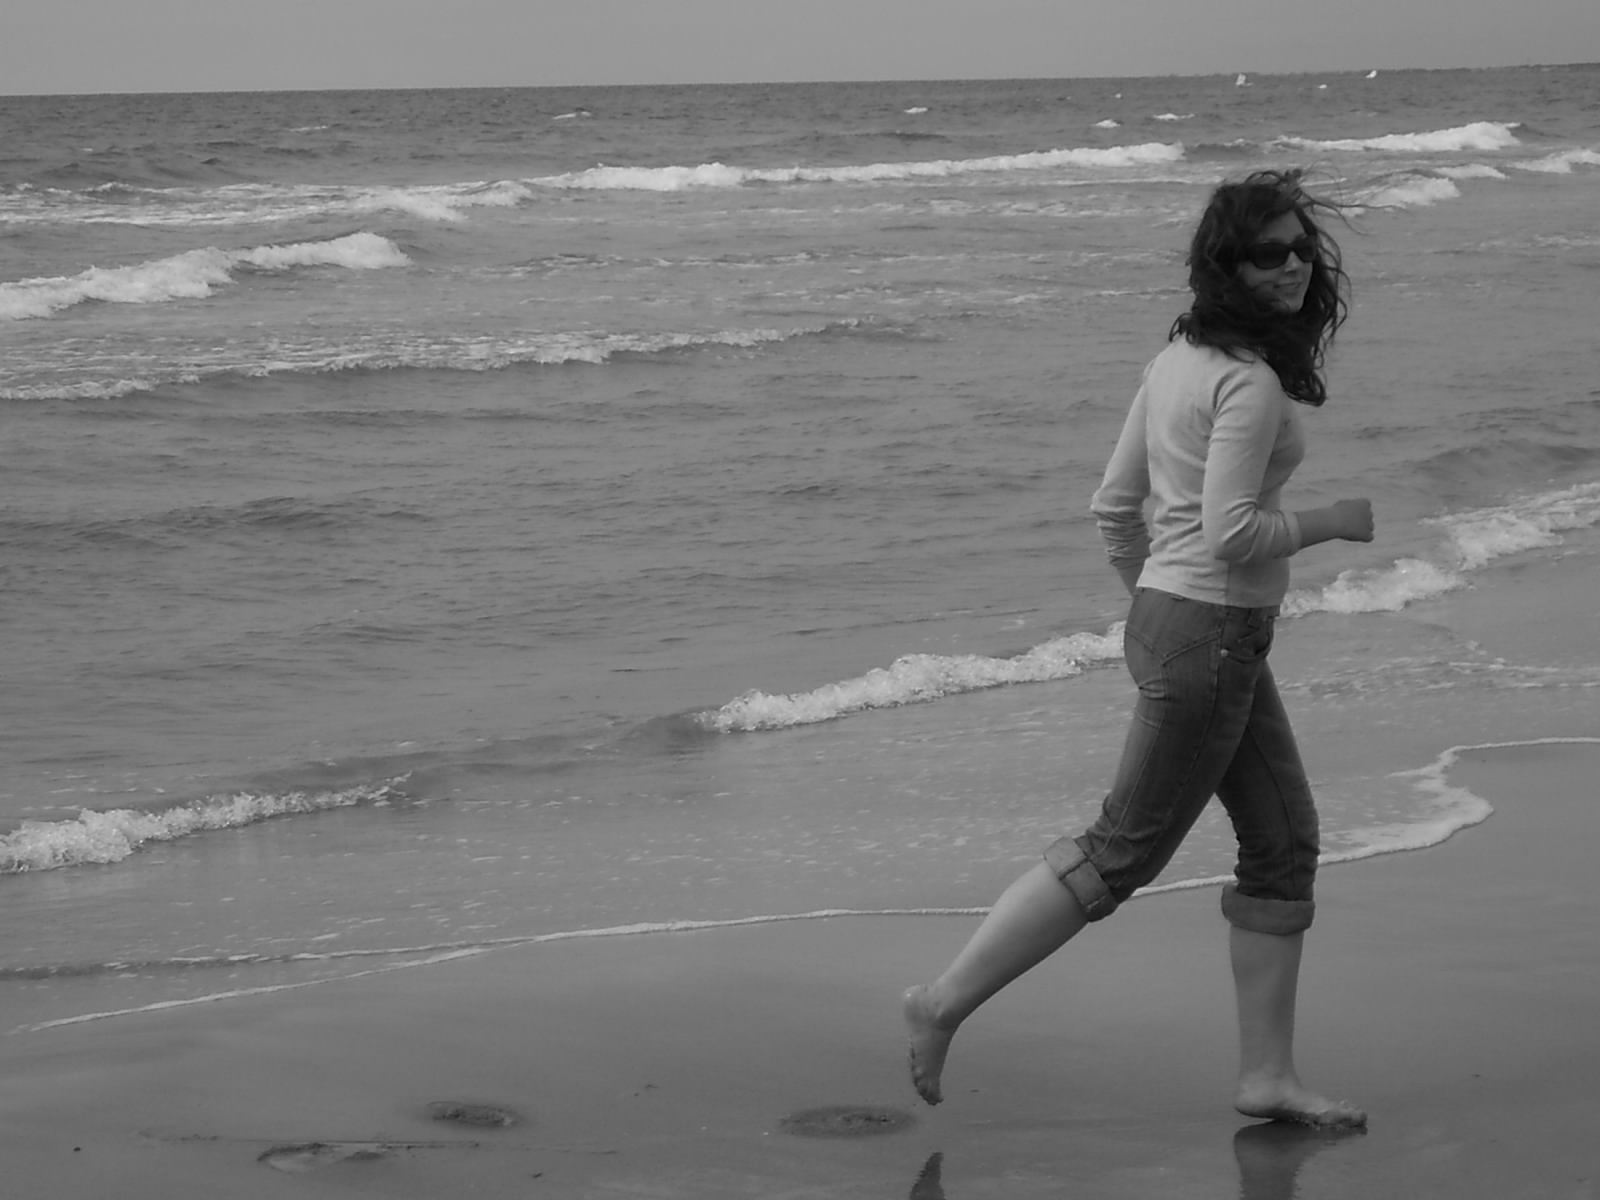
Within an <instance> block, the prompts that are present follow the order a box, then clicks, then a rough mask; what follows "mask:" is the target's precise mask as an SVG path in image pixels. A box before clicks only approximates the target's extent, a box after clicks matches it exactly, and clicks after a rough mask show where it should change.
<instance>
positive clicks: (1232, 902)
mask: <svg viewBox="0 0 1600 1200" xmlns="http://www.w3.org/2000/svg"><path fill="white" fill-rule="evenodd" d="M1316 912H1317V904H1316V901H1314V900H1268V899H1266V898H1264V897H1261V896H1246V895H1245V894H1244V893H1243V892H1241V891H1240V890H1239V887H1238V885H1237V884H1233V883H1230V884H1227V885H1226V886H1225V887H1224V888H1223V889H1222V915H1223V916H1224V917H1226V918H1227V919H1228V923H1229V924H1231V925H1233V926H1235V927H1237V928H1239V929H1246V930H1249V931H1250V932H1251V933H1275V934H1278V935H1280V936H1285V937H1286V936H1288V935H1289V934H1293V933H1301V932H1303V931H1305V930H1307V929H1310V928H1311V921H1312V918H1313V917H1315V916H1316Z"/></svg>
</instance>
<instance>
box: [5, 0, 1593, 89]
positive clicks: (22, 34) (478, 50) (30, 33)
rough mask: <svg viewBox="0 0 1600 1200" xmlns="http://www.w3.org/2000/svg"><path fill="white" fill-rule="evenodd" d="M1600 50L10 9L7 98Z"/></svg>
mask: <svg viewBox="0 0 1600 1200" xmlns="http://www.w3.org/2000/svg"><path fill="white" fill-rule="evenodd" d="M1597 60H1600V0H1320V2H1319V0H1093V2H1086V0H0V93H12V94H18V93H36V92H137V91H205V90H212V89H237V90H258V89H280V88H364V87H452V86H460V87H474V86H539V85H554V84H591V83H593V84H600V83H708V82H746V81H777V80H843V79H950V78H1004V77H1017V76H1048V77H1071V76H1083V75H1165V74H1205V73H1212V72H1230V71H1246V72H1256V73H1270V72H1278V71H1320V70H1359V69H1366V68H1372V67H1378V68H1395V67H1478V66H1513V65H1520V64H1525V63H1571V62H1594V61H1597Z"/></svg>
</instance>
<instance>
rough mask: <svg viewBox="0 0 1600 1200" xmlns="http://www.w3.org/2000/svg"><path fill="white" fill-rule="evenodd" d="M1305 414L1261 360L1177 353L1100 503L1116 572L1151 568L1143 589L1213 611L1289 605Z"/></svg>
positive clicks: (1153, 380)
mask: <svg viewBox="0 0 1600 1200" xmlns="http://www.w3.org/2000/svg"><path fill="white" fill-rule="evenodd" d="M1299 407H1300V406H1299V405H1298V404H1296V403H1295V402H1294V401H1293V400H1291V399H1290V398H1289V397H1288V396H1287V395H1285V394H1284V390H1283V387H1282V386H1281V385H1280V384H1279V383H1278V377H1277V375H1275V374H1274V373H1273V371H1272V368H1271V367H1269V366H1267V364H1266V363H1265V362H1262V361H1261V360H1260V359H1257V358H1255V357H1253V356H1252V357H1249V358H1247V359H1245V360H1243V361H1241V360H1239V359H1234V358H1229V357H1228V356H1227V355H1226V354H1224V353H1223V352H1222V351H1221V350H1217V349H1214V348H1212V347H1209V346H1192V345H1190V344H1189V343H1188V342H1187V341H1185V340H1184V339H1183V338H1182V337H1179V338H1178V339H1177V340H1175V341H1173V342H1170V343H1169V344H1168V345H1167V347H1166V349H1164V350H1163V351H1162V352H1161V353H1160V354H1158V355H1156V357H1155V358H1154V359H1152V360H1151V362H1150V364H1149V366H1147V367H1146V368H1145V371H1144V381H1143V383H1142V384H1141V385H1140V388H1139V391H1138V394H1137V395H1135V396H1134V398H1133V404H1132V406H1131V407H1130V409H1129V410H1128V418H1127V420H1126V422H1124V424H1123V427H1122V436H1121V437H1120V438H1119V439H1118V440H1117V447H1116V449H1115V450H1114V451H1113V452H1112V455H1111V460H1110V462H1109V463H1108V464H1107V465H1106V473H1105V478H1104V480H1103V481H1102V482H1101V484H1100V488H1099V490H1098V491H1096V492H1095V494H1094V499H1093V500H1092V501H1091V502H1090V506H1089V507H1090V509H1091V511H1092V512H1093V513H1094V515H1095V518H1096V520H1098V521H1099V524H1100V535H1101V537H1102V538H1103V539H1104V541H1105V544H1106V552H1107V554H1108V556H1109V557H1110V559H1111V562H1112V565H1113V566H1115V567H1117V568H1119V569H1121V568H1125V567H1134V566H1138V565H1139V564H1140V563H1142V564H1143V567H1142V569H1141V570H1140V573H1139V586H1141V587H1148V588H1159V589H1160V590H1162V591H1165V592H1171V593H1173V594H1174V595H1178V596H1187V597H1188V598H1189V599H1191V600H1201V601H1205V602H1206V603H1208V604H1227V605H1237V606H1240V607H1245V608H1258V607H1266V606H1270V605H1275V604H1278V603H1280V602H1281V601H1282V600H1283V596H1284V593H1285V592H1286V591H1288V588H1289V556H1290V555H1291V554H1293V553H1294V552H1295V551H1297V550H1298V549H1300V539H1301V535H1300V522H1299V521H1298V520H1297V519H1296V518H1295V516H1294V514H1293V513H1286V512H1283V511H1282V510H1281V509H1280V507H1279V493H1280V491H1281V490H1282V488H1283V484H1284V482H1285V481H1286V480H1287V479H1288V478H1289V476H1290V474H1292V473H1293V471H1294V469H1295V468H1296V467H1297V466H1299V465H1300V460H1301V459H1302V458H1304V457H1305V434H1304V431H1303V430H1302V428H1301V424H1300V414H1299V411H1298V410H1299ZM1146 501H1149V518H1148V522H1147V520H1146V516H1145V507H1146Z"/></svg>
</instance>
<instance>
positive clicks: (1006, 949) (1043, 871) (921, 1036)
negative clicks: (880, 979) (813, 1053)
mask: <svg viewBox="0 0 1600 1200" xmlns="http://www.w3.org/2000/svg"><path fill="white" fill-rule="evenodd" d="M1088 923H1089V917H1088V914H1087V913H1086V912H1085V911H1084V908H1083V905H1082V904H1080V903H1078V898H1077V896H1075V895H1073V893H1072V892H1071V891H1070V890H1068V889H1067V888H1066V887H1065V886H1064V885H1063V884H1062V882H1061V880H1059V879H1057V878H1056V874H1055V872H1054V871H1053V870H1051V868H1050V866H1049V865H1048V864H1046V863H1043V862H1041V863H1039V864H1038V865H1037V866H1035V867H1034V868H1033V869H1032V870H1030V871H1029V872H1028V873H1027V874H1025V875H1023V876H1022V877H1021V878H1020V879H1018V880H1017V881H1016V882H1015V883H1013V884H1012V885H1011V886H1010V887H1008V888H1007V889H1006V890H1005V891H1004V892H1003V893H1002V894H1001V896H1000V899H999V900H997V901H995V905H994V907H993V908H991V909H990V910H989V913H988V915H987V916H986V917H984V919H983V923H982V924H981V925H979V926H978V929H977V932H975V933H974V934H973V935H972V938H971V940H970V941H968V942H967V944H966V945H965V946H964V947H962V949H961V952H960V953H959V954H957V955H956V958H955V961H954V962H952V963H951V964H950V966H949V967H948V968H947V969H946V970H945V972H944V974H943V975H941V976H939V978H938V979H936V980H934V981H933V982H932V983H930V984H919V985H918V986H916V987H914V988H912V989H911V990H910V991H908V992H907V993H906V997H905V1016H906V1029H907V1031H908V1032H909V1034H910V1037H911V1082H912V1084H913V1086H915V1087H916V1089H917V1094H918V1095H919V1096H921V1097H922V1098H923V1099H924V1100H926V1101H927V1102H928V1103H929V1104H937V1103H939V1101H940V1100H942V1099H943V1098H944V1097H943V1096H942V1094H941V1093H940V1090H939V1077H940V1075H941V1074H942V1073H943V1071H944V1059H945V1055H946V1053H948V1052H949V1049H950V1039H951V1038H952V1037H954V1036H955V1032H956V1028H957V1027H958V1026H959V1025H960V1024H961V1022H962V1021H964V1020H966V1019H967V1018H968V1017H969V1016H971V1015H972V1013H973V1011H974V1010H975V1009H977V1007H978V1006H979V1005H980V1004H982V1003H983V1002H984V1001H985V1000H987V999H988V998H989V997H990V996H993V995H994V994H995V993H996V992H998V991H999V990H1000V989H1001V988H1003V987H1005V986H1006V984H1008V983H1010V982H1011V981H1012V980H1013V979H1016V978H1017V977H1018V976H1019V975H1021V974H1023V973H1024V972H1025V971H1028V970H1029V969H1030V968H1032V967H1035V966H1037V965H1038V964H1039V963H1041V962H1043V961H1044V960H1045V959H1046V958H1048V957H1049V956H1050V955H1052V954H1054V953H1055V952H1056V951H1057V950H1059V949H1060V948H1061V947H1062V946H1064V945H1066V944H1067V942H1068V941H1070V940H1071V939H1072V937H1073V936H1074V935H1075V934H1077V932H1078V931H1079V930H1081V929H1082V928H1083V927H1084V926H1085V925H1087V924H1088Z"/></svg>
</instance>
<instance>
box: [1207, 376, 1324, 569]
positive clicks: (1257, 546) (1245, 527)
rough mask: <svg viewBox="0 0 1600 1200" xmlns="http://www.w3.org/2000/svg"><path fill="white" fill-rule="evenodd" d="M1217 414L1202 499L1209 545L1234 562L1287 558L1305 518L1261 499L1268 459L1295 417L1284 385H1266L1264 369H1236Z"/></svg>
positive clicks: (1218, 398) (1222, 389)
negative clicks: (1266, 504) (1289, 409)
mask: <svg viewBox="0 0 1600 1200" xmlns="http://www.w3.org/2000/svg"><path fill="white" fill-rule="evenodd" d="M1214 414H1215V415H1214V417H1213V420H1212V425H1211V437H1210V439H1209V440H1208V442H1207V445H1206V465H1205V484H1204V487H1203V489H1202V493H1201V503H1200V523H1201V529H1202V530H1203V531H1204V534H1205V540H1206V546H1207V548H1208V549H1209V550H1210V551H1211V554H1212V556H1213V557H1215V558H1219V559H1221V560H1222V561H1223V562H1228V563H1259V562H1267V561H1268V560H1270V559H1274V558H1287V557H1288V556H1289V555H1291V554H1293V553H1294V552H1295V551H1297V550H1299V549H1300V524H1299V522H1298V521H1296V520H1295V518H1294V515H1293V514H1292V513H1286V512H1281V511H1278V510H1277V509H1272V508H1266V507H1263V505H1262V503H1261V498H1262V494H1263V492H1265V491H1267V490H1268V489H1267V486H1266V482H1265V481H1266V477H1267V466H1268V463H1269V462H1270V460H1271V458H1272V454H1273V450H1274V448H1275V447H1276V446H1277V444H1278V440H1279V436H1280V434H1281V433H1282V432H1283V431H1284V429H1285V427H1286V426H1288V424H1289V423H1290V421H1291V419H1292V418H1291V416H1290V415H1289V413H1288V412H1287V411H1286V410H1285V404H1284V398H1283V394H1282V390H1281V389H1279V388H1276V387H1268V386H1264V381H1263V380H1262V378H1261V376H1260V374H1259V373H1258V372H1252V371H1248V370H1243V369H1241V370H1239V371H1236V372H1230V373H1229V374H1228V375H1227V376H1225V377H1224V381H1223V384H1222V386H1221V387H1220V388H1219V389H1218V393H1217V396H1216V408H1215V410H1214Z"/></svg>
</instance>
